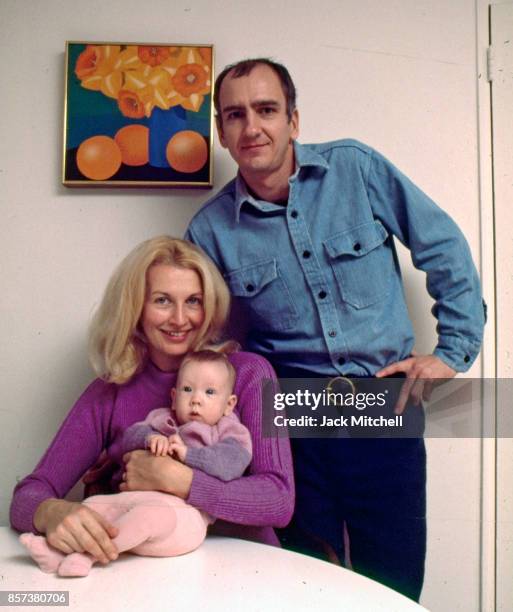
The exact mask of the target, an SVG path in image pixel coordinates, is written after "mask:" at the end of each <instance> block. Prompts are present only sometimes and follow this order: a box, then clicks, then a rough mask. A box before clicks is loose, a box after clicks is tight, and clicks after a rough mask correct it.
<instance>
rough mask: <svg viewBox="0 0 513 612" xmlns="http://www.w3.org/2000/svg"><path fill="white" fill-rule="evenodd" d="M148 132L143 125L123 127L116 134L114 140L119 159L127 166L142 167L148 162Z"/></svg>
mask: <svg viewBox="0 0 513 612" xmlns="http://www.w3.org/2000/svg"><path fill="white" fill-rule="evenodd" d="M149 138H150V131H149V129H148V128H147V127H146V126H145V125H139V124H133V125H125V127H122V128H121V129H120V130H118V131H117V132H116V135H115V136H114V140H115V141H116V143H117V145H118V147H119V149H120V151H121V159H122V161H123V163H124V164H126V165H127V166H144V164H147V163H148V160H149Z"/></svg>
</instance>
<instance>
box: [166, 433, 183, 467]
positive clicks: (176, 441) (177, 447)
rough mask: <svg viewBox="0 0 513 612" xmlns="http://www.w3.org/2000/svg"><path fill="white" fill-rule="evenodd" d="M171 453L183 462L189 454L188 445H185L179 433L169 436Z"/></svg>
mask: <svg viewBox="0 0 513 612" xmlns="http://www.w3.org/2000/svg"><path fill="white" fill-rule="evenodd" d="M168 441H169V451H168V452H169V454H170V455H174V456H175V457H177V458H178V459H180V461H181V462H182V463H183V462H184V461H185V456H186V455H187V447H186V446H185V443H184V441H183V440H182V438H180V436H179V435H178V434H173V435H172V436H169V438H168Z"/></svg>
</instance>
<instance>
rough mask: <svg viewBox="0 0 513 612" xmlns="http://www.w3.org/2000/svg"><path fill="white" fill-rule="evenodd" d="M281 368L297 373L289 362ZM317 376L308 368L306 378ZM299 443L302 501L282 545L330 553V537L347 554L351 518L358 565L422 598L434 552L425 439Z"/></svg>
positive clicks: (359, 569)
mask: <svg viewBox="0 0 513 612" xmlns="http://www.w3.org/2000/svg"><path fill="white" fill-rule="evenodd" d="M277 371H278V373H279V376H280V377H282V378H285V377H287V378H292V377H293V372H292V371H291V370H290V369H289V368H287V370H285V369H284V368H279V367H278V368H277ZM295 373H296V376H295V377H299V376H300V374H299V371H297V370H296V371H295ZM314 376H315V375H314V374H312V373H305V372H301V377H302V378H307V377H310V378H313V377H314ZM407 410H408V408H407ZM291 444H292V453H293V459H294V474H295V480H296V506H295V511H294V516H293V519H292V522H291V523H290V525H289V527H287V528H286V529H284V530H281V532H280V533H279V537H280V539H281V542H282V545H283V546H284V547H285V548H289V549H292V550H297V551H300V552H305V553H307V554H312V555H314V556H318V557H321V558H322V557H324V554H325V553H324V548H323V546H322V542H325V543H327V544H329V546H331V548H332V549H333V550H334V551H335V553H336V554H337V556H338V557H339V559H341V560H343V559H344V556H345V550H344V537H343V525H344V522H345V523H346V526H347V531H348V534H349V540H350V558H351V565H352V567H353V569H354V570H355V571H357V572H358V573H360V574H363V575H365V576H368V577H369V578H372V579H373V580H377V581H378V582H381V583H382V584H385V585H387V586H389V587H390V588H392V589H394V590H396V591H398V592H400V593H402V594H404V595H406V596H407V597H410V598H411V599H413V600H415V601H418V600H419V598H420V593H421V590H422V584H423V580H424V561H425V555H426V451H425V446H424V440H423V439H422V438H406V439H403V438H394V439H390V438H378V439H354V438H340V439H316V438H307V439H292V440H291Z"/></svg>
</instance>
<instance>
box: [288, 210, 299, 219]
mask: <svg viewBox="0 0 513 612" xmlns="http://www.w3.org/2000/svg"><path fill="white" fill-rule="evenodd" d="M298 214H299V213H298V212H297V210H293V211H292V212H291V213H290V216H291V217H292V218H293V219H297V217H298Z"/></svg>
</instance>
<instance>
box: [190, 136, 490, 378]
mask: <svg viewBox="0 0 513 612" xmlns="http://www.w3.org/2000/svg"><path fill="white" fill-rule="evenodd" d="M294 153H295V161H296V171H295V173H294V174H293V175H292V176H291V177H290V179H289V185H290V190H289V199H288V203H287V205H281V204H275V203H271V202H266V201H262V200H258V199H256V198H255V197H253V196H252V195H251V194H249V193H248V190H247V187H246V185H245V183H244V181H243V179H242V177H241V176H240V175H238V176H237V178H236V179H234V180H232V181H230V182H229V183H228V184H227V185H226V186H225V187H224V188H223V189H222V190H221V191H220V192H219V193H218V194H217V195H216V196H214V197H213V198H212V199H211V200H209V201H208V202H207V203H206V204H205V205H204V206H203V208H202V209H201V210H200V211H199V212H198V213H197V214H196V215H195V216H194V218H193V219H192V221H191V223H190V225H189V228H188V230H187V233H186V238H187V239H189V240H191V241H192V242H194V243H196V244H197V245H199V246H200V247H201V248H203V250H204V251H205V252H206V253H207V254H208V255H209V256H210V257H211V258H212V259H213V260H214V262H215V263H216V264H217V265H218V267H219V268H220V270H221V271H222V273H223V274H224V277H225V279H226V282H227V283H228V285H229V287H230V290H231V293H232V296H233V297H234V299H236V300H237V301H238V302H239V308H241V309H242V313H243V316H244V318H245V319H246V322H247V324H248V326H249V335H248V338H247V345H246V346H247V348H248V349H249V350H252V351H255V352H257V353H260V354H262V355H264V356H265V357H267V358H268V359H269V360H270V361H271V362H273V363H275V364H279V365H284V366H290V367H296V368H303V369H308V370H310V371H313V372H317V373H319V374H325V375H333V374H337V373H339V374H345V375H354V376H368V375H372V374H374V373H375V372H376V371H377V370H379V369H380V368H382V367H384V366H386V365H389V364H391V363H393V362H395V361H398V360H401V359H405V358H407V357H408V356H409V355H410V354H411V351H412V348H413V345H414V334H413V328H412V324H411V321H410V318H409V315H408V310H407V306H406V302H405V296H404V290H403V283H402V279H401V271H400V269H399V263H398V258H397V253H396V249H395V245H394V239H398V240H400V241H401V242H402V243H403V244H405V245H406V246H407V247H408V248H409V249H410V252H411V257H412V261H413V264H414V265H415V267H416V268H419V269H421V270H424V271H425V272H426V273H427V290H428V292H429V294H430V295H431V296H432V297H433V299H434V300H435V305H434V306H433V310H432V312H433V314H434V316H435V317H436V318H437V320H438V325H437V332H438V344H437V346H436V348H435V350H434V354H435V355H437V356H438V357H440V359H442V360H443V361H444V362H445V363H447V364H448V365H449V366H451V367H452V368H453V369H455V370H456V371H459V372H462V371H465V370H467V369H468V368H469V367H470V366H471V364H472V362H473V361H474V359H475V358H476V356H477V354H478V352H479V349H480V345H481V341H482V334H483V325H484V308H483V302H482V298H481V289H480V283H479V279H478V276H477V272H476V269H475V267H474V264H473V262H472V257H471V255H470V251H469V247H468V244H467V242H466V240H465V238H464V237H463V235H462V233H461V231H460V230H459V228H458V227H457V225H456V224H455V223H454V222H453V221H452V219H451V218H450V217H449V216H448V215H447V214H446V213H445V212H444V211H442V210H441V209H440V208H439V207H438V206H437V205H436V204H435V203H434V202H433V201H432V200H430V199H429V198H428V197H427V196H426V195H425V194H424V193H423V192H422V191H421V190H420V189H419V188H418V187H416V186H415V185H414V184H413V183H412V182H411V181H410V180H409V179H408V178H407V177H406V176H404V175H403V174H402V173H401V172H400V171H399V170H397V168H395V167H394V166H393V165H392V164H391V163H390V162H389V161H387V160H386V159H385V158H384V157H383V156H382V155H380V154H379V153H377V152H376V151H374V150H373V149H371V148H369V147H367V146H366V145H363V144H361V143H359V142H357V141H354V140H338V141H334V142H328V143H322V144H313V145H300V144H299V143H297V142H295V143H294Z"/></svg>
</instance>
